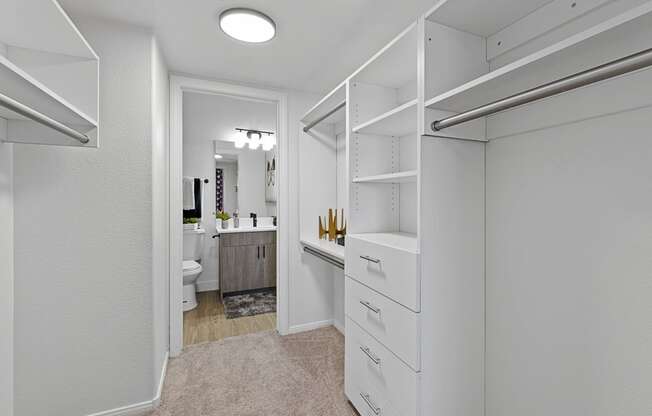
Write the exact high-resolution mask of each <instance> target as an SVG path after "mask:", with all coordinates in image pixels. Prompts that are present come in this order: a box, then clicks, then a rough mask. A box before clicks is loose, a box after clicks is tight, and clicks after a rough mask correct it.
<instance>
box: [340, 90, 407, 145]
mask: <svg viewBox="0 0 652 416" xmlns="http://www.w3.org/2000/svg"><path fill="white" fill-rule="evenodd" d="M416 123H417V100H416V99H414V100H411V101H408V102H407V103H405V104H402V105H400V106H398V107H396V108H394V109H392V110H390V111H388V112H386V113H384V114H381V115H379V116H378V117H375V118H373V119H371V120H369V121H366V122H364V123H362V124H360V125H358V126H355V127H354V128H353V132H354V133H359V134H375V135H380V136H393V137H402V136H406V135H408V134H409V133H415V132H416V127H417V124H416Z"/></svg>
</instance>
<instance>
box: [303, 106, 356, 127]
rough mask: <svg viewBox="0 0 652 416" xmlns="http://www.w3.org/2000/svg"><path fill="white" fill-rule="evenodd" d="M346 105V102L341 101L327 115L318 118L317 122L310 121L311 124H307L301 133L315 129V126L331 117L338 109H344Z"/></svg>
mask: <svg viewBox="0 0 652 416" xmlns="http://www.w3.org/2000/svg"><path fill="white" fill-rule="evenodd" d="M345 105H346V100H344V101H342V102H341V103H339V104H338V105H336V106H335V107H334V108H333V109H332V110H330V111H329V112H328V113H326V114H324V115H323V116H321V117H319V118H318V119H317V120H314V121H312V122H311V123H308V124H307V125H306V126H305V127H304V128H303V132H304V133H307V132H308V130H310V129H311V128H313V127H315V126H316V125H317V124H319V123H321V122H322V121H324V120H326V119H327V118H328V117H330V116H331V115H333V114H334V113H335V112H336V111H337V110H339V109H340V108H342V107H344V106H345Z"/></svg>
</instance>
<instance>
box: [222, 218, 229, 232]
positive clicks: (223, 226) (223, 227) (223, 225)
mask: <svg viewBox="0 0 652 416" xmlns="http://www.w3.org/2000/svg"><path fill="white" fill-rule="evenodd" d="M227 228H229V220H222V229H223V230H226V229H227Z"/></svg>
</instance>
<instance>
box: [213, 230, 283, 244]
mask: <svg viewBox="0 0 652 416" xmlns="http://www.w3.org/2000/svg"><path fill="white" fill-rule="evenodd" d="M275 242H276V231H255V232H248V233H227V234H220V244H221V245H222V246H224V247H233V246H256V245H260V244H271V243H275Z"/></svg>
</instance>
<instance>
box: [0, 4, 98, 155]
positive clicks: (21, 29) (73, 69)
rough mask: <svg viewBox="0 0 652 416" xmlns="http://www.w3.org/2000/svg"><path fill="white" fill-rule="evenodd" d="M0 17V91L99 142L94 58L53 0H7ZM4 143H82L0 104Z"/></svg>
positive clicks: (91, 144)
mask: <svg viewBox="0 0 652 416" xmlns="http://www.w3.org/2000/svg"><path fill="white" fill-rule="evenodd" d="M7 2H8V4H6V5H5V7H6V8H7V9H8V10H10V11H11V13H5V14H2V15H0V43H2V44H3V45H4V46H6V50H5V52H6V54H4V55H0V92H1V93H2V94H4V95H6V96H8V97H10V98H12V99H14V100H16V101H17V102H19V103H21V104H23V105H25V106H27V107H29V108H31V109H33V110H35V111H37V112H38V113H41V114H43V115H45V116H47V117H49V118H51V119H53V120H56V121H58V122H60V123H62V124H64V125H66V126H68V127H71V128H72V129H74V130H76V131H78V132H80V133H83V134H86V135H87V136H88V138H89V139H90V141H89V142H88V143H87V144H85V145H83V146H85V147H97V144H98V121H97V107H98V101H99V100H98V90H99V88H98V84H99V78H98V65H99V58H98V57H97V54H96V53H95V52H94V51H93V49H92V48H91V47H90V45H89V44H88V42H87V41H86V40H85V39H84V37H83V36H82V35H81V33H80V32H79V30H78V29H77V28H76V27H75V25H74V24H73V22H72V21H71V20H70V18H69V17H68V15H66V13H65V12H64V11H63V9H62V8H61V7H60V6H59V4H58V3H57V2H56V1H55V0H7ZM0 118H2V119H3V120H0V121H2V129H3V131H2V132H0V136H1V137H2V139H3V140H4V141H7V142H14V143H35V144H49V145H72V146H80V145H82V144H81V143H79V142H78V141H77V140H75V139H73V138H71V137H68V136H67V135H65V134H63V133H60V132H58V131H55V130H54V129H51V128H49V127H46V126H44V125H42V124H40V123H37V122H35V121H32V120H29V119H27V118H25V117H24V116H22V115H20V114H17V113H14V112H13V111H11V110H8V109H6V108H4V107H0Z"/></svg>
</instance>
